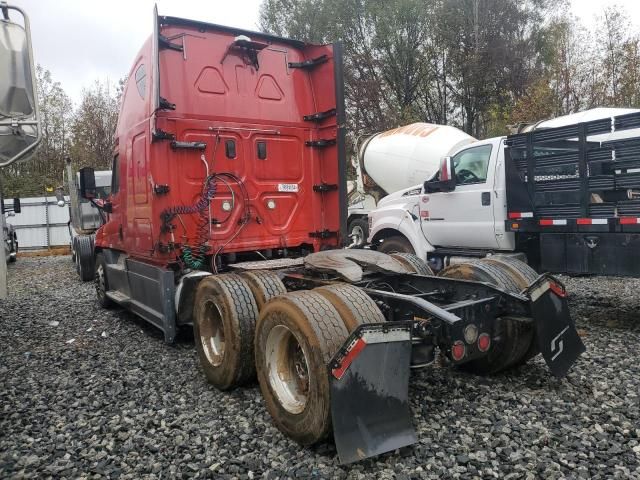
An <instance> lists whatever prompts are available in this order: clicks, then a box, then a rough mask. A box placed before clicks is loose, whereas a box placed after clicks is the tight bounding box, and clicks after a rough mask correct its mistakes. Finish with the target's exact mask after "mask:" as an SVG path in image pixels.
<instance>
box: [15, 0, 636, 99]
mask: <svg viewBox="0 0 640 480" xmlns="http://www.w3.org/2000/svg"><path fill="white" fill-rule="evenodd" d="M382 1H384V0H382ZM571 1H572V5H573V11H574V13H575V14H576V15H578V16H579V17H581V19H582V20H583V21H584V23H585V24H586V25H587V26H589V27H590V28H597V24H596V23H595V22H594V20H593V19H594V16H595V15H596V14H600V13H601V12H602V9H603V8H604V6H606V5H611V4H618V5H621V6H623V7H624V8H625V9H626V10H627V11H628V13H629V18H630V19H632V22H634V27H635V28H637V29H639V30H640V23H639V22H640V20H638V19H640V0H571ZM14 2H15V4H16V5H18V6H21V7H23V8H24V9H25V10H26V11H27V14H28V15H29V18H30V20H31V30H32V37H33V46H34V56H35V61H36V63H40V64H41V65H42V66H44V67H45V68H47V69H49V70H50V71H51V73H52V75H53V78H54V79H55V80H57V81H59V82H60V83H61V84H62V86H63V88H64V89H65V90H66V92H67V93H68V94H69V95H70V96H71V98H72V99H73V100H74V101H75V102H77V101H78V100H79V98H80V95H81V92H82V88H83V87H89V86H90V85H91V84H92V83H93V82H94V80H95V79H97V78H100V79H102V80H105V79H109V80H110V81H111V82H113V83H115V82H117V81H118V79H119V78H121V77H123V76H124V75H125V74H126V73H127V72H128V71H129V68H130V67H131V62H132V61H133V58H134V56H135V55H136V53H137V52H138V50H139V49H140V47H141V46H142V43H143V42H144V40H145V39H146V38H147V37H148V36H149V35H150V34H151V28H152V13H153V5H154V3H157V4H158V12H159V14H160V15H171V16H175V17H185V18H191V19H196V20H202V21H206V22H211V23H219V24H223V25H230V26H234V27H240V28H246V29H249V30H257V22H258V10H259V6H260V3H261V0H108V1H101V0H9V2H8V3H14ZM634 19H635V20H634Z"/></svg>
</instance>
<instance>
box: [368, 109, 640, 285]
mask: <svg viewBox="0 0 640 480" xmlns="http://www.w3.org/2000/svg"><path fill="white" fill-rule="evenodd" d="M405 128H408V130H406V131H404V132H402V133H401V137H402V138H394V137H395V136H397V133H392V134H391V135H389V136H387V137H385V136H384V134H381V135H380V137H381V138H380V140H381V141H383V140H385V138H386V139H387V142H389V145H391V142H390V139H391V138H393V140H394V142H396V145H397V146H398V147H397V152H400V153H397V154H396V151H392V152H387V153H386V154H384V153H383V152H380V158H379V159H377V162H374V164H375V166H376V167H380V168H379V169H378V170H374V169H373V168H372V167H373V166H374V165H372V166H369V165H368V164H366V162H365V164H366V166H367V172H369V171H371V172H372V174H375V175H378V176H379V177H380V178H381V179H383V180H388V181H389V184H388V185H391V186H392V187H391V188H395V187H398V186H400V185H401V182H397V183H393V182H394V181H395V179H397V178H402V179H403V180H404V179H405V178H406V179H407V180H409V179H412V180H415V181H414V185H413V186H410V187H408V188H405V189H403V190H399V191H396V192H394V193H392V194H390V195H387V196H386V197H385V198H383V199H381V200H380V201H379V202H378V207H377V208H376V209H374V210H373V211H371V212H370V213H369V222H370V223H369V228H370V234H369V242H370V243H371V247H372V248H375V249H377V250H379V251H381V252H384V253H392V252H406V253H415V254H416V255H418V256H419V257H421V258H422V259H424V260H426V261H428V262H429V263H430V266H431V267H432V269H433V270H436V271H437V270H440V269H442V268H443V267H446V266H448V265H451V264H454V263H459V262H468V261H469V259H470V257H471V258H472V257H476V258H480V257H486V256H488V255H492V254H503V255H504V254H509V255H517V256H520V257H522V258H526V259H527V260H528V262H529V264H530V265H531V266H532V267H534V268H535V269H537V270H538V271H548V272H558V273H577V274H605V275H628V276H640V255H639V254H638V252H640V110H637V109H620V108H597V109H593V110H588V111H585V112H580V113H577V114H572V115H567V116H565V117H559V118H556V119H553V120H548V121H545V122H542V123H539V124H538V125H536V126H535V127H534V128H532V129H530V131H528V132H524V133H519V134H516V135H511V136H508V137H497V138H490V139H487V140H481V141H477V142H473V143H470V142H466V143H464V144H463V146H462V147H460V146H459V147H458V148H454V149H452V150H451V152H452V153H451V154H449V155H443V156H442V159H441V161H440V163H439V166H437V167H436V165H435V163H434V162H432V161H430V162H429V163H428V164H426V165H428V166H423V164H420V167H418V165H417V163H418V162H421V161H422V160H423V159H424V158H426V157H424V154H423V153H422V151H420V150H418V149H414V150H411V149H410V148H407V147H406V145H409V144H411V142H416V139H415V138H414V136H413V130H412V129H411V128H410V127H405ZM440 128H442V127H440ZM399 130H400V131H401V130H402V129H399ZM426 138H429V136H427V137H426ZM374 140H376V137H374V139H373V140H372V142H371V143H372V144H373V141H374ZM373 145H374V146H375V144H373ZM403 146H405V148H404V149H403V148H402V147H403ZM370 148H371V146H369V148H368V149H370ZM448 148H450V145H449V144H447V145H446V146H445V147H444V148H443V149H442V150H445V149H448ZM367 153H368V152H365V154H367ZM372 153H373V151H372ZM407 157H408V158H407ZM372 158H377V157H372ZM384 159H386V167H385V166H384V165H385V161H384ZM420 169H421V170H420ZM374 172H375V173H374ZM420 182H424V183H420Z"/></svg>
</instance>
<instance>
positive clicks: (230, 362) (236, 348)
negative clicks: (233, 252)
mask: <svg viewBox="0 0 640 480" xmlns="http://www.w3.org/2000/svg"><path fill="white" fill-rule="evenodd" d="M193 318H194V322H193V336H194V343H195V346H196V350H197V352H198V357H199V359H200V365H201V367H202V370H203V371H204V374H205V376H206V377H207V380H208V381H209V383H211V384H212V385H214V386H215V387H216V388H218V389H219V390H229V389H232V388H235V387H237V386H240V385H243V384H245V383H247V382H249V381H250V380H252V379H253V378H255V363H254V358H253V337H254V333H255V325H256V320H257V318H258V306H257V304H256V300H255V299H254V297H253V293H252V292H251V289H250V288H249V285H248V284H247V282H246V281H245V280H244V279H243V278H242V277H241V276H240V275H236V274H232V273H231V274H224V275H212V276H209V277H206V278H204V279H202V281H201V282H200V283H199V284H198V289H197V290H196V297H195V302H194V309H193ZM212 324H217V325H218V328H219V326H222V334H223V338H224V350H223V354H222V355H220V357H221V359H220V358H218V357H217V356H216V357H215V358H213V355H212V352H211V347H210V345H209V344H208V343H207V342H209V343H210V342H212V341H213V340H212V338H211V337H212V335H211V328H212V327H211V326H212ZM217 362H219V363H218V364H216V363H217Z"/></svg>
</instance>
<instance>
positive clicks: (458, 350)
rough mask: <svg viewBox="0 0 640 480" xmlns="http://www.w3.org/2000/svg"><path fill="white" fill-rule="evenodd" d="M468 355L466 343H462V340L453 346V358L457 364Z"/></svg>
mask: <svg viewBox="0 0 640 480" xmlns="http://www.w3.org/2000/svg"><path fill="white" fill-rule="evenodd" d="M466 353H467V349H466V347H465V346H464V343H462V342H461V341H460V340H458V341H457V342H455V343H454V344H453V345H452V346H451V358H453V360H454V361H455V362H459V361H460V360H462V359H463V358H464V356H465V354H466Z"/></svg>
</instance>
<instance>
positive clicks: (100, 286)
mask: <svg viewBox="0 0 640 480" xmlns="http://www.w3.org/2000/svg"><path fill="white" fill-rule="evenodd" d="M96 278H97V280H98V281H97V284H96V292H97V294H98V298H100V300H102V299H103V298H104V296H105V294H106V291H107V286H106V285H105V281H104V269H103V268H102V265H98V268H97V269H96Z"/></svg>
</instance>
